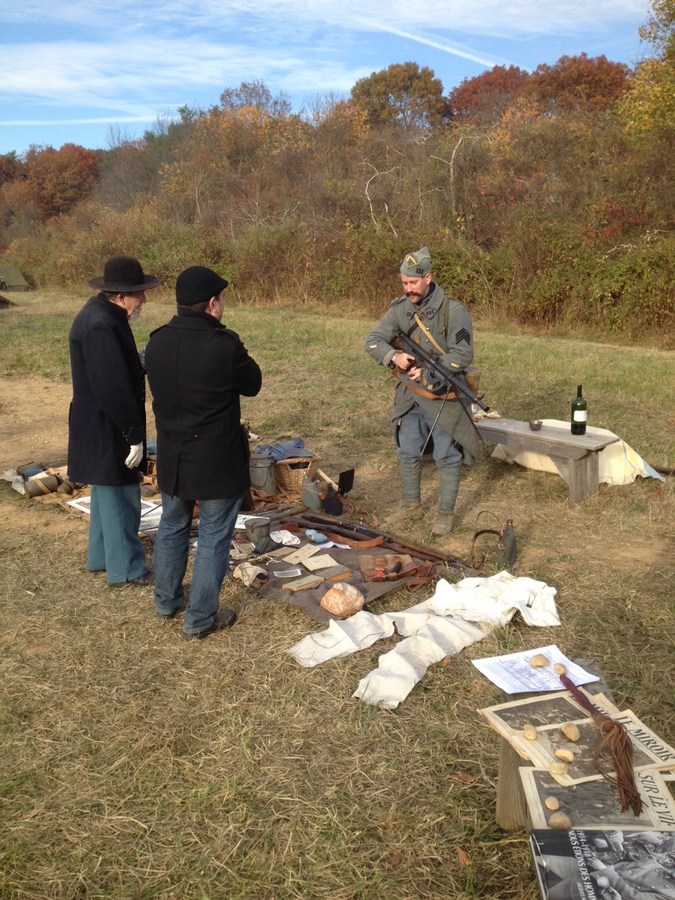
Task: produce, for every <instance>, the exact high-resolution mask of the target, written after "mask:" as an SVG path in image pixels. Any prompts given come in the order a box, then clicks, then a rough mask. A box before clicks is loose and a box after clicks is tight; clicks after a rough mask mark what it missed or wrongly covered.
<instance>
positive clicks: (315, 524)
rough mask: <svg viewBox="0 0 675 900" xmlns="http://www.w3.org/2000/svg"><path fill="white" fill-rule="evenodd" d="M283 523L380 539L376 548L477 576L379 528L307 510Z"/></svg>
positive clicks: (454, 561) (450, 559)
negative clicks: (381, 547)
mask: <svg viewBox="0 0 675 900" xmlns="http://www.w3.org/2000/svg"><path fill="white" fill-rule="evenodd" d="M283 521H287V522H292V523H293V524H296V525H300V526H301V527H303V528H314V529H317V530H320V531H330V532H332V533H333V534H337V535H341V536H343V537H346V538H348V539H350V540H351V541H353V542H355V543H358V544H362V543H364V544H365V543H366V542H368V543H369V542H370V541H372V540H374V539H376V538H380V539H381V544H380V545H381V546H384V547H386V548H387V549H388V550H391V551H392V552H394V553H412V554H413V555H414V556H417V557H418V558H420V559H426V560H430V561H432V562H438V563H442V564H443V565H445V566H447V567H448V568H451V569H458V570H459V571H460V572H462V574H463V575H464V576H466V577H470V576H474V575H479V574H480V573H479V572H478V571H477V570H476V569H474V568H472V567H471V566H469V565H467V564H466V563H464V562H462V560H460V559H456V558H455V557H454V556H449V555H448V554H447V553H441V552H440V551H438V550H434V549H433V548H432V547H425V546H422V545H420V544H412V543H411V542H410V541H406V540H404V539H403V538H399V537H396V536H395V535H393V534H388V533H387V532H386V531H380V530H379V528H371V527H370V526H368V525H359V524H358V523H356V522H350V521H348V520H346V519H334V518H332V517H330V516H322V515H320V514H319V513H312V512H309V511H307V512H304V513H302V515H299V516H288V517H287V518H286V519H284V520H282V522H283ZM371 546H372V545H371Z"/></svg>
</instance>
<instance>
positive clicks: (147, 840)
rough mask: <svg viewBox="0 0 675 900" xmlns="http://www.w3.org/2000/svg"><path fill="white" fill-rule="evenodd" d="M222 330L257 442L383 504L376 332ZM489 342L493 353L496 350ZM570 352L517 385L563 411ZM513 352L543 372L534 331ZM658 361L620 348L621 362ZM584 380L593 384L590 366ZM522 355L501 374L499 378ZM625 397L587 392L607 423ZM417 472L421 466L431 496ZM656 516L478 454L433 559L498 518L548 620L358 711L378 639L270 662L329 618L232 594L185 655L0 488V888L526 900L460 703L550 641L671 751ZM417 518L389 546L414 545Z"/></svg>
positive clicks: (629, 500)
mask: <svg viewBox="0 0 675 900" xmlns="http://www.w3.org/2000/svg"><path fill="white" fill-rule="evenodd" d="M231 319H232V324H233V327H235V328H236V329H237V330H238V331H240V333H241V334H242V336H243V337H244V339H245V341H246V343H247V345H248V346H249V349H250V350H251V352H252V353H253V354H254V355H255V356H256V357H257V358H258V359H260V360H261V362H262V363H263V368H264V371H265V375H266V380H265V388H264V391H263V394H262V395H261V396H260V398H257V399H256V400H254V401H247V402H246V404H245V409H244V413H245V417H246V418H248V419H249V420H250V421H251V426H252V428H253V429H254V430H255V431H256V432H257V433H259V434H260V435H261V439H262V440H264V441H268V440H274V439H279V438H282V437H284V436H295V435H300V436H302V437H304V438H305V440H306V443H307V444H308V446H310V447H312V449H315V450H316V451H317V452H319V454H320V455H321V458H322V467H323V468H325V469H326V470H327V471H328V472H329V473H332V474H337V473H338V472H339V471H340V470H341V469H342V468H348V467H351V466H356V485H355V489H354V492H353V499H354V500H355V501H356V502H357V503H358V504H359V505H360V506H362V507H364V508H368V509H370V510H372V511H374V512H377V513H383V512H385V511H387V510H388V509H389V508H390V507H391V506H392V505H393V504H394V502H395V500H396V493H397V477H396V467H395V465H394V459H393V453H392V451H391V447H390V439H389V435H388V432H387V401H388V397H389V387H388V385H387V383H386V380H385V379H384V377H383V373H382V372H381V370H377V369H376V368H375V366H374V364H372V363H371V361H370V360H369V359H368V358H367V357H366V356H365V354H363V352H362V350H361V341H362V336H363V334H365V332H366V331H367V330H368V327H369V323H368V322H364V321H361V322H358V321H356V322H355V321H352V320H344V321H342V322H339V323H332V322H330V321H329V320H328V319H327V318H323V317H321V316H319V315H314V314H295V313H292V312H289V313H288V316H284V317H283V318H281V317H280V316H279V315H275V316H274V317H273V318H270V319H269V320H266V321H265V320H262V319H261V318H260V311H259V310H258V311H251V310H241V311H239V310H237V311H235V312H234V313H233V314H232V316H231ZM64 327H65V325H64ZM481 339H482V341H483V346H484V350H485V356H489V357H490V359H491V360H495V361H496V360H499V359H500V354H501V353H502V351H503V347H502V344H504V343H505V341H506V336H505V335H503V334H502V333H499V334H497V333H495V334H490V333H489V331H488V330H487V329H485V330H484V331H483V333H482V335H481V332H480V330H479V332H478V340H479V341H480V340H481ZM521 339H522V336H521V337H520V338H518V340H521ZM523 340H524V339H523ZM554 343H555V342H554ZM563 343H564V342H561V344H563ZM555 346H556V348H557V349H560V344H555ZM576 346H577V345H575V347H576ZM549 350H550V348H546V349H544V348H542V351H541V352H542V353H546V354H547V356H548V357H549V358H552V357H551V355H550V353H549V352H548V351H549ZM563 350H564V348H563ZM563 350H561V357H560V359H559V360H556V361H555V362H550V367H551V368H550V372H549V375H548V376H547V375H546V374H544V375H539V376H538V380H537V381H536V382H534V381H533V382H531V383H529V384H527V390H530V391H534V392H536V393H537V396H544V394H546V392H548V395H549V396H557V394H556V391H559V390H560V384H561V382H563V381H564V380H565V377H566V376H565V371H566V370H565V366H566V365H569V361H567V362H566V356H565V353H564V352H563ZM503 352H506V351H505V350H504V351H503ZM528 352H530V353H532V354H533V359H534V360H535V361H536V360H537V359H538V354H537V347H536V341H533V346H531V347H530V348H529V351H528ZM608 352H609V351H608ZM643 352H644V354H645V356H644V357H640V356H639V354H640V353H643ZM653 352H655V351H640V350H635V351H631V350H626V349H625V348H623V349H621V350H620V351H619V350H617V351H616V364H617V367H619V369H620V367H621V365H623V360H625V358H626V355H628V356H631V357H632V359H633V361H634V362H635V364H636V365H637V364H640V363H641V362H642V363H644V360H647V359H649V358H651V357H650V354H651V353H653ZM658 358H659V359H660V357H658ZM539 363H540V364H541V368H540V369H539V368H538V369H537V371H538V372H539V371H541V372H544V373H545V372H546V371H547V370H546V366H545V365H544V364H543V363H542V362H541V360H539ZM523 364H524V363H523ZM527 364H528V365H530V366H531V365H532V360H530V361H529V362H528V363H527ZM496 365H497V363H496V362H495V363H494V366H496ZM598 365H599V366H600V367H601V368H603V377H605V378H609V377H610V376H609V374H608V373H607V372H605V371H604V367H605V365H606V361H605V359H604V357H603V359H600V360H599V361H598ZM518 366H519V364H518V361H517V360H516V359H511V366H510V369H509V377H510V378H511V377H513V378H516V377H517V375H518V372H517V371H516V372H515V373H514V371H513V370H514V369H516V370H517V369H518ZM657 368H658V367H657ZM492 371H493V373H494V371H495V368H494V367H493V368H492ZM643 371H644V369H643ZM520 376H521V378H523V377H525V376H523V373H522V372H521V373H520ZM591 377H592V373H590V372H589V373H588V375H587V378H591ZM542 378H544V380H545V384H542V383H541V379H542ZM546 378H548V379H549V380H548V381H546ZM491 381H492V386H491V388H490V390H491V391H492V398H493V399H496V403H495V405H497V406H498V407H499V408H501V410H502V412H504V413H505V414H509V415H514V416H518V417H528V416H526V415H525V410H526V404H527V402H528V400H527V398H526V397H525V398H524V397H523V396H522V391H521V395H520V396H519V397H511V396H510V395H509V393H508V392H506V391H505V392H504V393H503V394H502V393H500V392H499V389H498V388H497V389H495V387H494V384H495V380H494V376H493V378H492V379H491ZM566 381H567V383H568V384H569V383H570V382H572V381H574V378H571V379H570V378H569V377H567V378H566ZM643 382H645V383H643V384H641V385H639V390H640V391H642V390H644V391H645V392H649V393H650V396H652V397H653V398H655V399H653V401H652V402H653V407H652V409H653V412H654V415H652V414H651V411H650V415H649V416H648V417H646V418H645V420H644V422H643V423H642V425H641V426H640V427H641V434H642V439H641V443H640V445H639V447H637V449H639V450H640V452H642V453H644V454H645V455H646V456H647V457H648V458H649V456H650V454H651V453H652V452H658V454H659V459H654V458H651V460H650V461H652V462H654V463H656V464H667V459H668V454H670V464H671V465H672V464H673V458H674V457H675V434H674V433H673V429H672V426H669V425H668V424H667V423H666V419H667V416H668V412H669V410H670V411H672V408H673V407H672V405H671V406H669V405H668V404H670V403H671V402H672V391H673V387H672V384H654V383H650V380H649V373H648V371H647V372H646V374H645V375H644V377H643ZM523 383H527V382H522V381H521V384H523ZM574 383H576V382H574ZM621 388H622V385H621V384H619V383H617V384H616V385H615V386H614V394H613V395H612V391H611V385H610V384H609V383H608V385H607V387H606V389H605V390H606V394H607V396H608V397H610V398H611V397H612V396H613V397H614V399H613V400H612V401H611V402H613V403H614V405H615V408H616V411H615V412H614V411H613V408H612V407H610V406H609V405H608V403H605V404H604V406H603V415H605V416H606V417H607V418H608V419H609V420H611V419H612V416H613V415H616V416H619V415H620V412H619V411H620V410H621V409H622V405H621V398H620V396H619V395H620V393H621ZM495 395H496V397H495ZM659 398H660V399H659ZM529 402H533V401H531V400H530V401H529ZM538 402H539V403H541V402H543V401H542V400H539V401H538ZM536 408H537V412H541V413H542V414H544V415H545V414H548V415H553V414H554V413H553V412H552V411H549V412H545V411H542V408H541V406H537V407H536ZM591 409H592V410H593V406H591ZM64 415H65V410H64ZM636 428H637V424H636ZM668 429H670V431H669V430H668ZM435 479H436V476H435V471H434V467H433V465H432V464H427V463H425V469H424V490H425V496H426V497H427V499H428V500H429V502H430V504H432V505H433V502H434V499H435V492H436V480H435ZM674 508H675V497H674V495H673V487H672V480H671V481H668V482H667V483H666V484H665V485H660V484H657V483H656V482H653V481H642V480H641V481H639V482H638V483H636V484H634V485H632V486H630V487H625V488H603V489H602V490H601V491H600V493H599V494H598V495H596V496H594V497H592V498H591V499H589V500H588V501H586V502H585V503H584V504H583V505H581V506H578V507H575V506H573V505H572V504H571V503H570V501H569V498H568V492H567V489H566V486H565V484H564V482H562V480H561V479H557V478H555V477H554V476H551V475H545V474H541V473H534V472H530V471H525V470H522V469H517V468H515V467H509V466H506V465H504V464H502V463H499V462H497V461H494V460H490V459H488V460H486V461H485V462H484V463H482V464H480V465H479V466H477V467H476V468H474V469H473V470H470V471H467V472H465V475H464V478H463V481H462V488H461V492H460V504H459V508H458V513H459V520H460V523H459V528H458V530H457V532H456V533H455V534H453V535H452V536H451V537H450V538H449V539H448V540H447V543H446V544H445V545H443V546H445V547H446V549H448V550H449V551H450V552H452V553H454V554H455V555H457V556H460V557H461V558H464V559H466V558H467V556H468V552H469V547H470V539H471V535H472V533H473V530H474V523H475V518H476V515H477V513H478V511H479V510H481V509H487V510H490V511H491V512H493V513H494V514H495V515H496V516H497V517H498V518H501V519H503V518H505V517H506V516H507V515H509V516H512V517H513V518H514V520H515V522H516V531H517V534H518V539H519V546H520V554H519V559H518V562H517V563H516V566H515V572H516V574H521V575H532V576H534V577H536V578H540V579H541V580H544V581H547V582H548V583H550V584H553V585H554V586H555V587H556V588H557V589H558V603H559V610H560V613H561V617H562V622H563V624H562V627H561V628H558V629H544V630H541V629H532V628H528V627H527V626H525V625H524V624H523V623H522V621H521V620H514V622H513V623H511V624H510V625H509V626H507V627H505V628H502V629H498V630H497V631H496V632H495V633H493V634H492V635H491V636H490V637H489V638H487V639H486V640H485V641H483V642H481V643H479V644H476V645H473V646H472V647H470V648H468V650H466V651H464V652H463V653H462V654H460V656H459V657H457V658H455V659H453V660H452V661H451V662H450V664H449V665H447V666H436V667H433V668H431V669H430V670H429V672H428V673H427V676H426V677H425V678H424V680H423V681H422V682H421V683H420V685H419V686H418V687H417V688H416V689H415V690H414V691H413V693H412V694H411V695H410V696H409V697H408V698H407V700H406V701H405V702H404V703H403V704H402V705H401V706H400V708H399V709H398V710H396V711H394V712H388V711H383V710H379V709H374V708H371V707H368V706H366V705H364V704H363V703H361V702H359V701H356V700H352V699H350V698H351V694H352V692H353V691H354V689H355V688H356V685H357V684H358V682H359V680H360V679H361V678H362V677H363V676H364V675H365V674H366V673H367V672H369V671H370V670H371V669H373V668H374V667H375V666H376V664H377V659H378V656H379V655H380V654H381V653H382V652H384V651H386V650H388V649H390V647H391V646H393V644H394V643H395V639H392V640H389V641H384V642H381V643H380V644H376V645H375V646H374V647H372V648H371V649H369V650H365V651H363V652H361V653H357V654H354V655H353V656H351V657H348V658H345V659H337V660H333V661H331V662H328V663H325V664H323V665H321V666H319V667H317V668H316V669H313V670H306V669H301V668H300V667H299V666H297V665H296V664H295V663H294V662H293V661H292V660H291V658H290V657H289V656H287V654H286V653H285V652H284V651H285V649H286V648H288V647H290V646H291V645H292V644H293V643H295V642H296V641H297V640H298V639H299V638H300V637H302V636H303V635H304V634H306V633H307V632H308V631H312V630H316V629H318V628H320V627H321V626H318V625H317V624H316V623H313V622H311V621H310V620H309V619H307V618H306V617H305V616H304V614H303V613H302V612H301V611H300V610H299V609H297V608H294V607H291V606H285V605H279V604H275V603H272V602H266V601H263V600H261V599H259V598H258V597H257V596H256V595H255V594H251V593H249V592H248V591H247V590H246V589H245V588H243V587H242V586H241V585H240V584H239V583H238V582H236V583H234V582H231V583H227V584H226V587H225V588H224V590H223V596H222V598H221V602H222V603H223V604H224V605H229V606H232V607H234V608H236V609H237V610H238V612H239V614H240V620H239V623H238V624H237V626H236V627H235V628H234V629H233V630H232V631H231V632H229V633H225V634H222V635H218V636H216V637H213V638H210V639H209V640H207V641H204V642H195V641H193V642H190V643H185V642H182V641H181V640H180V627H181V625H180V619H177V620H176V621H175V622H173V623H170V624H167V623H163V622H159V620H157V619H156V618H155V616H154V610H153V605H152V593H151V591H150V590H148V589H145V590H143V589H127V590H124V591H112V590H109V589H108V588H107V587H106V586H105V582H104V579H103V577H102V576H100V575H92V574H88V573H86V572H85V570H84V550H85V544H86V532H85V526H84V524H83V523H82V522H81V520H79V519H74V518H71V517H69V516H68V515H66V514H65V513H64V512H63V511H62V510H61V509H60V508H54V507H49V506H45V505H42V504H40V503H38V502H28V501H26V500H24V499H22V498H21V497H19V495H17V494H14V493H13V492H12V491H11V490H10V489H9V487H8V486H6V485H5V484H4V483H0V516H1V518H2V524H3V528H2V532H1V535H2V536H1V537H0V542H1V543H0V623H1V625H2V632H1V635H0V646H1V652H0V696H1V700H0V730H1V731H0V733H1V734H2V743H1V744H0V771H1V772H2V781H1V784H2V787H1V790H0V896H2V897H7V898H21V900H27V898H36V900H37V898H40V900H43V898H50V900H66V898H67V900H71V898H73V900H74V898H85V897H86V898H87V900H93V898H104V897H105V898H111V897H113V898H123V900H128V898H161V900H168V898H175V900H178V898H181V900H182V898H199V900H204V898H221V897H222V898H225V897H227V898H247V900H249V898H253V900H256V898H289V900H291V898H293V900H296V898H297V900H314V898H317V900H320V898H325V900H357V898H358V900H380V898H385V897H386V898H388V900H390V898H391V900H403V898H420V900H426V898H429V900H430V898H447V897H455V898H473V897H481V898H517V900H534V898H535V897H536V896H537V891H536V888H535V886H534V876H533V872H532V868H531V864H530V861H529V851H528V849H527V844H526V838H525V835H524V833H520V834H516V835H507V834H503V833H501V832H500V831H499V830H498V829H497V827H496V825H495V823H494V801H495V792H496V775H497V762H498V749H499V748H498V741H497V740H496V739H495V736H494V735H493V734H492V732H490V731H489V729H488V728H487V727H486V726H485V725H484V724H483V723H482V721H481V720H480V719H479V717H478V716H477V715H476V712H475V710H476V709H477V708H478V707H482V706H487V705H490V704H492V703H496V702H499V700H500V695H499V692H498V691H496V689H494V688H493V686H492V685H490V684H489V683H488V682H487V681H486V680H485V679H483V678H482V677H481V676H479V675H478V673H477V671H476V670H475V669H474V667H473V666H472V665H471V658H472V657H479V656H480V657H483V656H488V655H492V654H495V653H503V652H508V651H510V650H519V649H524V648H527V647H534V646H539V645H544V644H547V643H557V644H558V645H559V646H560V647H561V649H562V650H563V651H564V652H566V653H568V654H569V655H571V656H576V657H592V658H595V659H596V660H597V661H598V663H599V664H600V665H601V667H602V669H603V672H604V674H605V676H606V678H607V681H608V683H609V685H610V686H611V688H612V690H613V692H614V696H615V699H616V700H617V702H618V703H619V704H620V705H622V706H625V707H631V708H632V709H634V711H635V712H636V713H637V714H638V715H639V716H640V717H641V718H642V719H643V720H644V721H645V722H647V723H648V724H649V725H651V726H652V727H653V728H654V729H655V730H657V731H658V732H660V733H661V735H662V736H663V737H664V738H665V739H667V740H669V741H670V742H671V743H675V720H674V717H673V706H672V683H673V674H674V665H673V660H674V655H673V644H674V640H673V639H674V635H675V628H674V625H673V600H672V597H673V586H674V575H675V564H674V557H673V536H674V531H673V510H674ZM428 527H429V523H428V522H422V523H414V524H413V525H411V527H410V528H409V529H408V531H407V532H406V534H407V535H408V536H409V538H410V539H411V540H414V541H418V542H420V541H421V542H425V543H431V541H430V539H429V534H428ZM492 562H493V561H492V560H490V564H491V563H492ZM427 594H428V591H427V592H426V593H425V592H424V591H422V592H419V591H418V592H416V593H411V592H401V593H398V594H395V595H393V596H391V597H389V598H387V599H385V600H383V601H380V602H379V603H378V604H375V607H374V609H375V611H380V610H383V609H393V608H403V607H405V606H409V605H411V603H413V602H417V601H418V600H420V599H422V597H423V596H426V595H427ZM460 851H461V852H460ZM463 854H466V856H467V857H468V859H469V860H470V864H469V865H467V864H466V858H465V857H464V856H463Z"/></svg>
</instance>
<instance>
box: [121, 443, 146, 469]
mask: <svg viewBox="0 0 675 900" xmlns="http://www.w3.org/2000/svg"><path fill="white" fill-rule="evenodd" d="M142 459H143V444H132V445H131V450H130V451H129V455H128V456H127V458H126V459H125V460H124V465H125V466H126V467H127V469H135V468H136V466H137V465H138V464H139V463H140V461H141V460H142Z"/></svg>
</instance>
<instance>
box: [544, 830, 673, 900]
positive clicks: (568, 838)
mask: <svg viewBox="0 0 675 900" xmlns="http://www.w3.org/2000/svg"><path fill="white" fill-rule="evenodd" d="M530 847H531V850H532V856H533V859H534V866H535V870H536V875H537V881H538V883H539V890H540V892H541V896H542V898H543V900H675V833H673V832H661V831H586V830H572V831H540V830H535V831H532V832H531V833H530Z"/></svg>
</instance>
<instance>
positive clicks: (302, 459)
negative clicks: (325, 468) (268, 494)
mask: <svg viewBox="0 0 675 900" xmlns="http://www.w3.org/2000/svg"><path fill="white" fill-rule="evenodd" d="M291 466H297V468H291ZM318 468H319V457H318V456H294V457H291V458H290V459H282V460H279V462H277V463H276V464H275V466H274V474H275V475H276V479H277V486H278V487H281V488H283V489H284V490H286V491H291V492H294V493H298V494H299V493H301V492H302V482H303V481H304V479H305V478H312V477H313V475H314V473H315V472H316V470H317V469H318Z"/></svg>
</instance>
